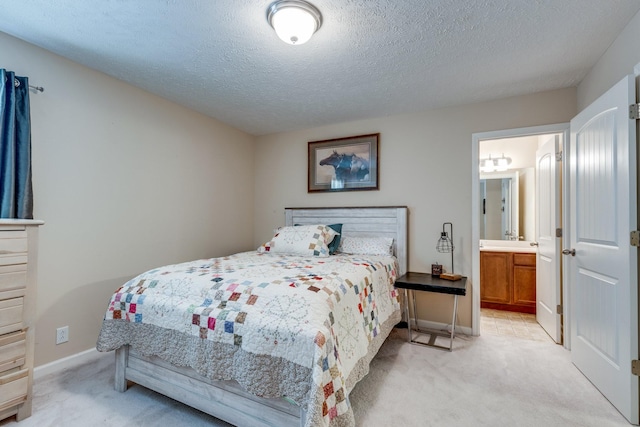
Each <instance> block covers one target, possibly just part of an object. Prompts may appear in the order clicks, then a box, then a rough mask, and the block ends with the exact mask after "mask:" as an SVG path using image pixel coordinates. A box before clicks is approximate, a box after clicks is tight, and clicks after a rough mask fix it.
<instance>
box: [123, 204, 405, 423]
mask: <svg viewBox="0 0 640 427" xmlns="http://www.w3.org/2000/svg"><path fill="white" fill-rule="evenodd" d="M285 219H286V225H294V224H335V223H342V224H343V226H342V234H343V235H346V236H387V237H393V238H394V250H395V255H396V257H397V258H398V262H399V268H400V271H399V275H398V276H400V275H402V274H404V273H405V272H406V271H407V207H406V206H391V207H361V208H286V209H285ZM128 381H132V382H134V383H137V384H139V385H142V386H144V387H146V388H149V389H151V390H154V391H156V392H158V393H161V394H164V395H165V396H168V397H170V398H172V399H175V400H178V401H180V402H182V403H184V404H186V405H189V406H191V407H193V408H196V409H199V410H201V411H203V412H206V413H207V414H209V415H213V416H214V417H216V418H219V419H221V420H224V421H226V422H228V423H231V424H233V425H237V426H246V425H251V426H272V427H276V426H277V427H286V426H304V424H305V418H306V416H305V415H306V414H305V411H304V409H303V408H301V407H300V406H298V405H296V404H295V403H293V402H289V401H287V400H286V399H264V398H260V397H257V396H254V395H251V394H249V393H247V392H245V391H244V390H243V389H242V388H241V387H240V386H239V385H238V384H237V383H236V382H235V381H212V380H209V379H207V378H205V377H203V376H201V375H199V374H198V373H196V372H195V371H194V370H193V369H190V368H185V367H179V366H174V365H171V364H170V363H167V362H165V361H163V360H162V359H160V358H158V357H146V356H143V355H140V354H137V353H136V352H135V351H134V349H132V348H130V347H129V346H123V347H121V348H119V349H117V350H116V372H115V388H116V390H118V391H120V392H124V391H126V389H127V385H128Z"/></svg>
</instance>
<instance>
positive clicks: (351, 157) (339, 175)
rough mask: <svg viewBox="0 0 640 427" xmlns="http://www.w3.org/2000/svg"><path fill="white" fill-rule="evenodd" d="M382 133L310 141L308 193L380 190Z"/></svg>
mask: <svg viewBox="0 0 640 427" xmlns="http://www.w3.org/2000/svg"><path fill="white" fill-rule="evenodd" d="M379 144H380V134H379V133H373V134H369V135H357V136H349V137H346V138H336V139H327V140H323V141H310V142H309V153H308V154H309V155H308V169H307V170H308V173H307V191H308V192H309V193H315V192H337V191H366V190H378V189H379V183H378V179H379V175H378V171H379V163H380V159H379V156H378V148H379Z"/></svg>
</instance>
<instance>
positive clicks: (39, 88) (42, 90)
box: [13, 78, 44, 92]
mask: <svg viewBox="0 0 640 427" xmlns="http://www.w3.org/2000/svg"><path fill="white" fill-rule="evenodd" d="M13 84H14V85H15V87H18V86H20V80H18V79H15V78H14V79H13ZM29 88H30V89H33V90H35V91H38V92H44V88H43V87H42V86H34V85H29Z"/></svg>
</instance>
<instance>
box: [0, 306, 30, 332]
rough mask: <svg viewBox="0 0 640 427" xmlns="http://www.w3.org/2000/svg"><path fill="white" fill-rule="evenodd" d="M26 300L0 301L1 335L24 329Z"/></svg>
mask: <svg viewBox="0 0 640 427" xmlns="http://www.w3.org/2000/svg"><path fill="white" fill-rule="evenodd" d="M23 315H24V298H22V297H20V298H11V299H5V300H0V335H2V334H8V333H10V332H15V331H19V330H21V329H23Z"/></svg>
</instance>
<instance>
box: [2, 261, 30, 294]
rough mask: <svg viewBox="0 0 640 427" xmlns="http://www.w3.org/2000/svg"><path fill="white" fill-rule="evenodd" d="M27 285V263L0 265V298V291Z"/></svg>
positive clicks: (21, 287)
mask: <svg viewBox="0 0 640 427" xmlns="http://www.w3.org/2000/svg"><path fill="white" fill-rule="evenodd" d="M26 287H27V265H26V264H16V265H0V299H1V298H2V292H4V291H11V290H14V289H24V288H26Z"/></svg>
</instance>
